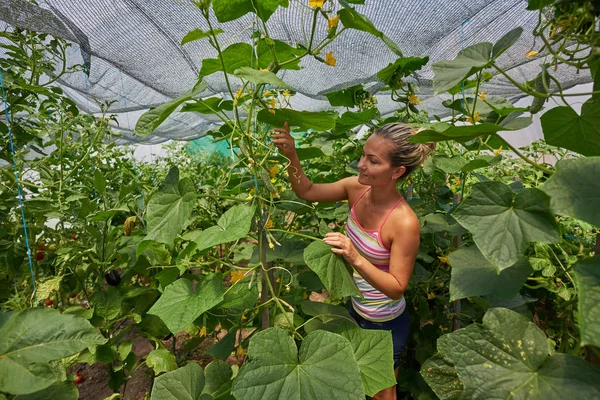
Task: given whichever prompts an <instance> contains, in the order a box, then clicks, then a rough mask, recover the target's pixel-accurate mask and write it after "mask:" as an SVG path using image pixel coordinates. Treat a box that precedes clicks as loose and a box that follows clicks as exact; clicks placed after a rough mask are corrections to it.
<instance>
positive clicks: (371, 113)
mask: <svg viewBox="0 0 600 400" xmlns="http://www.w3.org/2000/svg"><path fill="white" fill-rule="evenodd" d="M378 113H379V111H378V110H377V109H376V108H370V109H367V110H364V111H359V112H352V111H346V112H345V113H343V114H342V116H341V117H340V118H338V119H337V120H336V121H335V129H334V130H333V133H335V134H337V133H344V132H347V131H349V130H350V129H352V128H356V127H357V126H359V125H364V124H368V123H369V122H371V120H372V119H373V118H375V117H376V116H377V114H378Z"/></svg>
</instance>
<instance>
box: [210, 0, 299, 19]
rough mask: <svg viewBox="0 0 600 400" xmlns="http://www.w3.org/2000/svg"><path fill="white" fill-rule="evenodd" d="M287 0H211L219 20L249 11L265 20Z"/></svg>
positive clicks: (234, 17)
mask: <svg viewBox="0 0 600 400" xmlns="http://www.w3.org/2000/svg"><path fill="white" fill-rule="evenodd" d="M288 1H289V0H227V1H222V0H221V1H213V3H212V4H213V10H214V12H215V15H216V16H217V19H218V20H219V22H227V21H233V20H234V19H238V18H240V17H241V16H244V15H246V14H248V13H250V12H254V13H256V15H257V16H258V17H259V18H260V19H262V20H263V21H264V22H267V20H268V19H269V18H271V15H273V13H274V12H275V10H277V7H279V6H281V7H286V8H287V6H288Z"/></svg>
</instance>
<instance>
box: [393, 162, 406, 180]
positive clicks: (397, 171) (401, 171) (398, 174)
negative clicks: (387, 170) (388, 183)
mask: <svg viewBox="0 0 600 400" xmlns="http://www.w3.org/2000/svg"><path fill="white" fill-rule="evenodd" d="M405 172H406V167H405V166H403V165H402V166H400V167H397V168H395V169H394V172H393V173H392V179H399V178H401V177H402V176H404V173H405Z"/></svg>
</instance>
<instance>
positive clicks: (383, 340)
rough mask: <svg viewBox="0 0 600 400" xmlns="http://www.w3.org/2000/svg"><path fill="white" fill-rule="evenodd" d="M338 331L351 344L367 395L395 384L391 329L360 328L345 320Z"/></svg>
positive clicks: (372, 394)
mask: <svg viewBox="0 0 600 400" xmlns="http://www.w3.org/2000/svg"><path fill="white" fill-rule="evenodd" d="M338 333H339V334H340V335H342V336H343V337H345V338H346V339H348V340H349V341H350V343H351V344H352V350H353V351H354V357H355V358H356V361H357V362H358V367H359V368H360V377H361V378H362V383H363V386H364V388H365V393H366V394H367V396H374V395H375V393H378V392H380V391H381V390H383V389H386V388H389V387H391V386H394V385H395V384H396V376H395V375H394V346H393V344H392V334H391V331H384V330H374V329H362V328H359V327H358V326H356V325H354V324H351V323H348V322H345V323H343V324H342V326H341V327H340V329H339V330H338Z"/></svg>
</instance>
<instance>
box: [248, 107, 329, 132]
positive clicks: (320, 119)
mask: <svg viewBox="0 0 600 400" xmlns="http://www.w3.org/2000/svg"><path fill="white" fill-rule="evenodd" d="M335 117H336V113H335V112H334V111H320V112H312V111H296V110H292V109H289V108H278V109H275V114H271V113H270V112H269V110H265V109H262V110H260V111H259V113H258V115H257V118H258V120H259V121H260V122H264V123H266V124H269V125H273V126H274V127H278V128H281V127H283V124H284V123H285V122H286V121H287V122H288V123H289V126H290V128H291V127H293V126H296V127H298V128H299V129H300V130H302V131H307V130H309V129H314V130H317V131H327V130H329V129H333V128H334V127H335Z"/></svg>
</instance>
